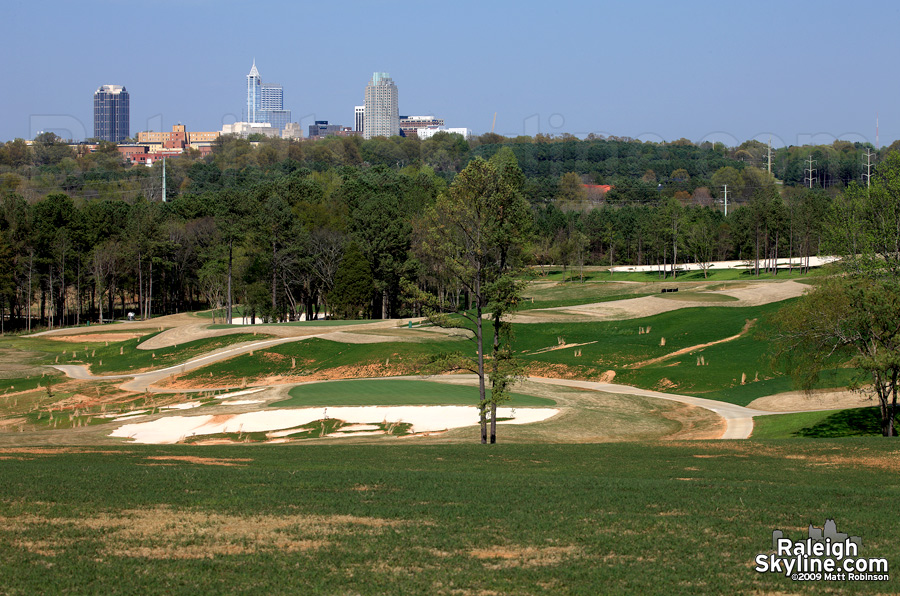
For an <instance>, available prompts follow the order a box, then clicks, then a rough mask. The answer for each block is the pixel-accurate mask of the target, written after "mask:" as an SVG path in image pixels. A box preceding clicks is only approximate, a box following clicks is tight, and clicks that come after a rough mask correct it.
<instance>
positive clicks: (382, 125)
mask: <svg viewBox="0 0 900 596" xmlns="http://www.w3.org/2000/svg"><path fill="white" fill-rule="evenodd" d="M399 134H400V110H399V107H398V102H397V85H395V84H394V81H393V79H391V76H390V75H389V74H388V73H386V72H376V73H374V74H373V75H372V80H371V81H369V84H368V85H367V86H366V107H365V114H364V116H363V138H364V139H371V138H373V137H390V136H395V135H399Z"/></svg>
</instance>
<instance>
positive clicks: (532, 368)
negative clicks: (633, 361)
mask: <svg viewBox="0 0 900 596" xmlns="http://www.w3.org/2000/svg"><path fill="white" fill-rule="evenodd" d="M610 372H613V373H614V371H601V370H600V369H598V368H583V367H570V366H568V365H566V364H552V363H548V362H531V363H529V364H528V366H526V367H525V374H526V376H528V377H544V378H547V379H578V380H581V379H593V378H594V377H602V376H603V375H608V374H609V373H610ZM613 376H615V373H614V374H613ZM610 378H612V377H610ZM605 382H608V381H605Z"/></svg>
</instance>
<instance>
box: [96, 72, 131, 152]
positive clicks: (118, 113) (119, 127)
mask: <svg viewBox="0 0 900 596" xmlns="http://www.w3.org/2000/svg"><path fill="white" fill-rule="evenodd" d="M129 109H130V108H129V99H128V91H126V90H125V87H123V86H122V85H103V86H101V87H100V88H99V89H97V92H96V93H94V137H95V138H97V139H100V140H102V141H111V142H113V143H121V142H122V141H123V140H124V139H127V138H128V136H129V123H130V114H129Z"/></svg>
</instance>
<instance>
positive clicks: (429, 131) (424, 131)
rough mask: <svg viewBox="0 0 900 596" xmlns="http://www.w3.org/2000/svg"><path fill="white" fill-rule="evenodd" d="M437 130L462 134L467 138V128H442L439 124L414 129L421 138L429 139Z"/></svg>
mask: <svg viewBox="0 0 900 596" xmlns="http://www.w3.org/2000/svg"><path fill="white" fill-rule="evenodd" d="M439 132H446V133H449V134H457V135H462V138H464V139H468V138H469V129H468V128H443V127H440V126H427V127H424V128H418V129H416V134H417V135H418V137H419V138H420V139H421V140H423V141H424V140H425V139H430V138H431V137H433V136H434V135H436V134H437V133H439Z"/></svg>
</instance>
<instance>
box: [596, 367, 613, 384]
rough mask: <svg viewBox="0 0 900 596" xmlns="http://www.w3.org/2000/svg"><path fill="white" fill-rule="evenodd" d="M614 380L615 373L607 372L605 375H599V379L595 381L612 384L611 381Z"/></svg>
mask: <svg viewBox="0 0 900 596" xmlns="http://www.w3.org/2000/svg"><path fill="white" fill-rule="evenodd" d="M615 378H616V371H614V370H608V371H606V372H605V373H603V374H602V375H600V378H599V379H597V382H598V383H612V382H613V379H615Z"/></svg>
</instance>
